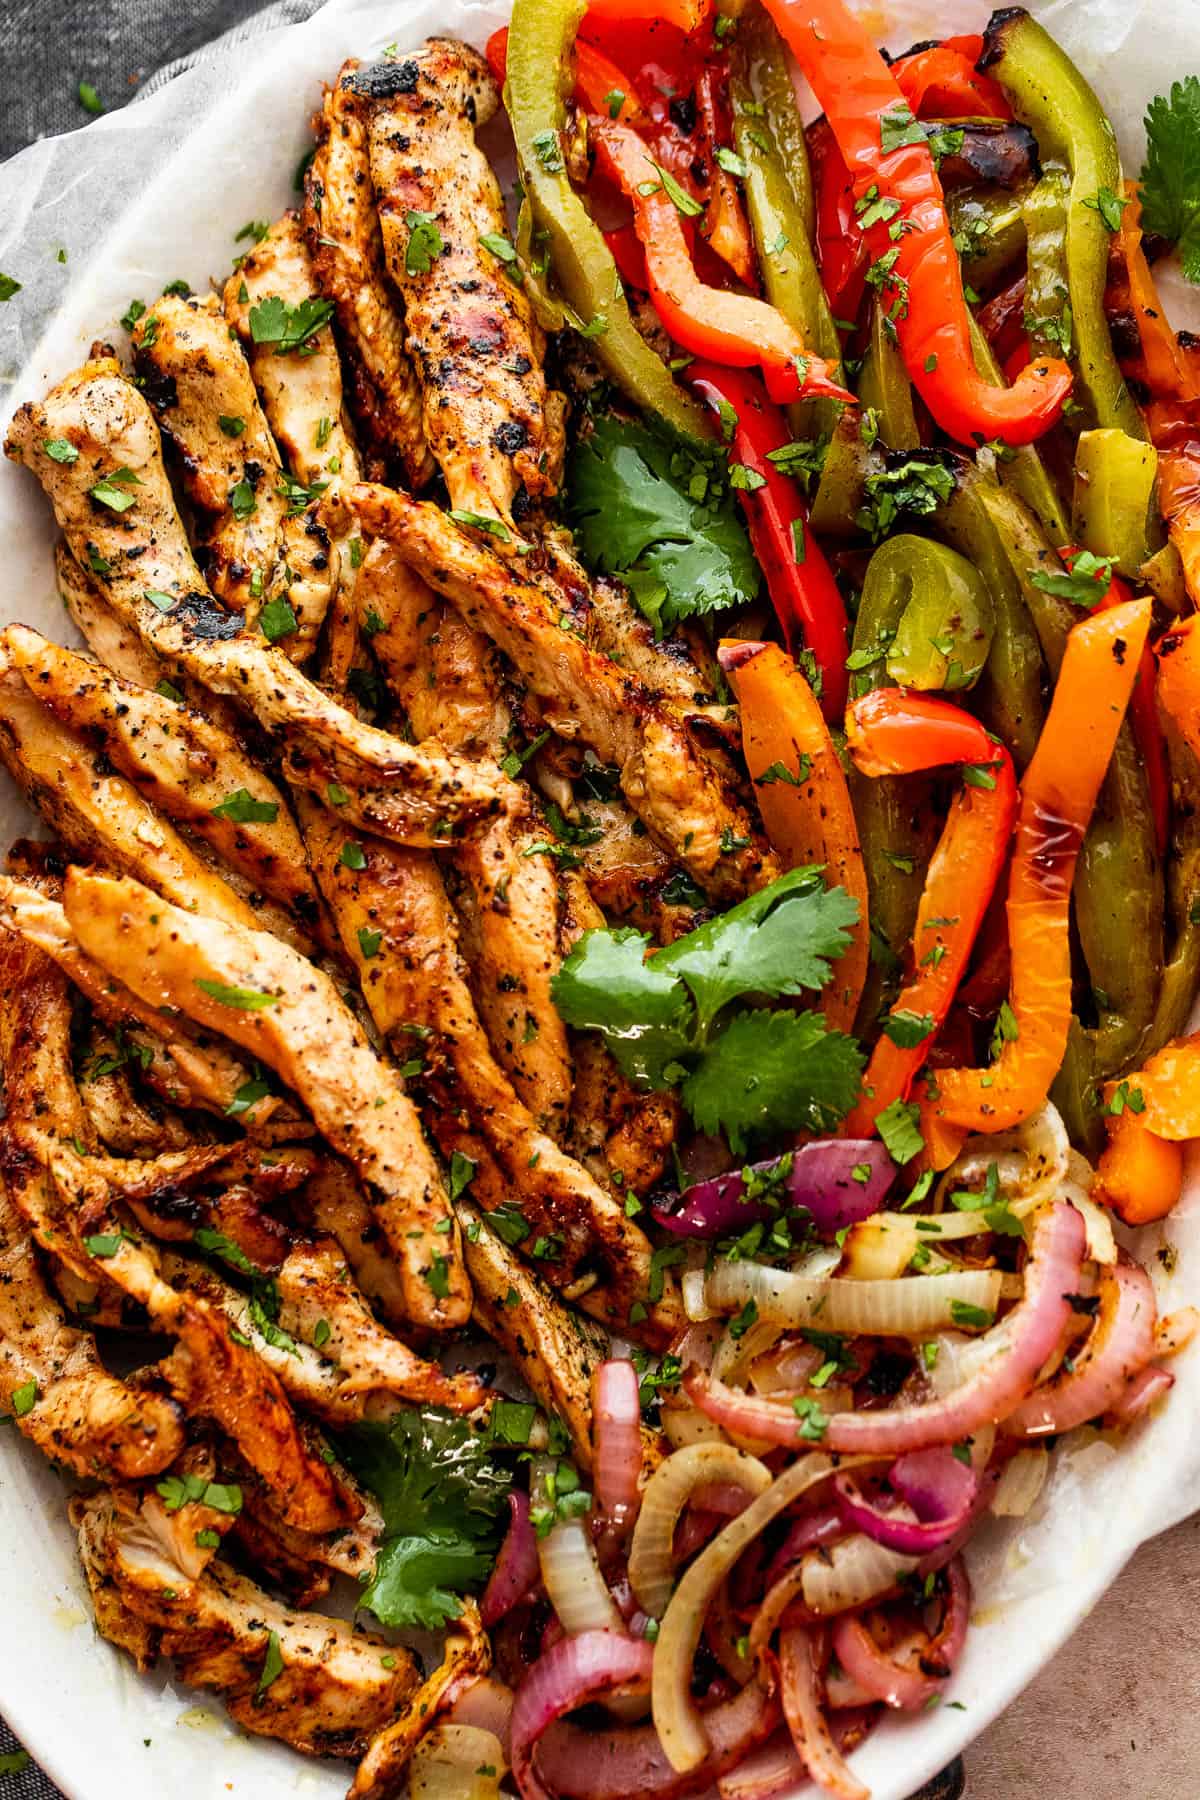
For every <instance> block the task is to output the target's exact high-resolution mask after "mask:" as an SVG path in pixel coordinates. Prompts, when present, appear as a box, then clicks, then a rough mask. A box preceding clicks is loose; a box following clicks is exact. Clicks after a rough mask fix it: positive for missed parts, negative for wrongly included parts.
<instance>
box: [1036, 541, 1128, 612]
mask: <svg viewBox="0 0 1200 1800" xmlns="http://www.w3.org/2000/svg"><path fill="white" fill-rule="evenodd" d="M1112 572H1113V558H1112V557H1111V556H1094V555H1093V554H1092V552H1091V551H1090V550H1081V551H1080V552H1079V554H1078V555H1077V556H1076V557H1075V558H1074V560H1073V561H1072V564H1071V570H1070V573H1069V574H1066V575H1048V574H1047V573H1046V571H1045V569H1030V571H1029V579H1030V581H1031V582H1032V584H1033V586H1034V587H1035V588H1041V590H1042V592H1043V593H1044V594H1054V595H1055V596H1056V597H1057V598H1058V599H1060V600H1070V601H1071V602H1072V604H1073V605H1075V606H1087V607H1092V606H1095V605H1096V604H1097V603H1098V602H1099V601H1101V600H1103V598H1104V596H1105V594H1106V593H1107V592H1108V590H1109V587H1110V586H1111V584H1112Z"/></svg>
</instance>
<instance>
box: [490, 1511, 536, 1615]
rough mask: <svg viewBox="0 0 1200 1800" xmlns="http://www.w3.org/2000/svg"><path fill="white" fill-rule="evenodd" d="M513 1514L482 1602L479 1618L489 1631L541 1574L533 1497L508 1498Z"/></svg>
mask: <svg viewBox="0 0 1200 1800" xmlns="http://www.w3.org/2000/svg"><path fill="white" fill-rule="evenodd" d="M508 1505H509V1510H510V1512H511V1514H512V1517H511V1519H510V1520H509V1526H508V1531H507V1532H506V1534H505V1538H504V1542H503V1543H502V1544H501V1546H500V1554H499V1556H498V1557H497V1558H496V1563H495V1567H494V1568H493V1570H492V1573H491V1575H490V1577H489V1579H488V1584H487V1586H486V1588H485V1589H484V1590H483V1598H482V1599H481V1600H480V1602H479V1617H480V1618H481V1620H482V1621H483V1624H484V1628H485V1629H486V1630H488V1631H490V1630H491V1628H492V1626H493V1625H495V1624H497V1623H498V1622H499V1621H500V1620H501V1619H502V1618H503V1617H504V1615H505V1613H508V1612H511V1611H512V1609H513V1607H514V1606H515V1605H516V1604H517V1602H518V1600H523V1599H524V1598H525V1596H526V1594H527V1593H528V1592H529V1590H530V1588H531V1587H532V1586H533V1584H534V1582H535V1581H537V1579H538V1576H539V1574H540V1569H539V1567H538V1553H537V1538H536V1536H535V1534H534V1529H533V1525H532V1524H531V1522H530V1518H529V1495H528V1494H526V1493H525V1492H523V1490H522V1489H520V1488H513V1489H512V1490H511V1492H510V1493H509V1496H508Z"/></svg>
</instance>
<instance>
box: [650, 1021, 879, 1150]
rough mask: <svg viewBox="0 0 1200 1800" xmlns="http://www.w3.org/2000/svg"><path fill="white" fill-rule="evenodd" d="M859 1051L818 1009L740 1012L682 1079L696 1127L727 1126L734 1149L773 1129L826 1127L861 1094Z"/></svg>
mask: <svg viewBox="0 0 1200 1800" xmlns="http://www.w3.org/2000/svg"><path fill="white" fill-rule="evenodd" d="M862 1068H863V1056H862V1052H861V1051H860V1049H859V1047H858V1045H857V1044H856V1043H855V1041H854V1039H853V1038H849V1037H845V1036H843V1035H842V1033H841V1032H838V1031H828V1030H826V1027H825V1022H824V1020H823V1019H822V1018H821V1016H820V1014H819V1013H811V1012H804V1013H792V1012H761V1011H759V1012H743V1013H738V1014H737V1015H736V1016H735V1017H734V1018H733V1019H732V1020H731V1021H730V1023H729V1024H728V1025H727V1026H726V1027H725V1029H724V1030H723V1031H722V1032H721V1033H720V1035H719V1036H718V1037H717V1038H716V1039H715V1040H714V1041H713V1042H712V1044H711V1045H710V1046H709V1048H708V1051H707V1053H706V1055H705V1057H704V1060H703V1061H702V1062H701V1063H700V1065H699V1067H698V1068H697V1069H695V1070H694V1071H693V1073H692V1074H690V1075H689V1076H688V1078H687V1080H686V1081H685V1082H684V1084H683V1089H682V1093H683V1101H684V1104H685V1106H686V1107H687V1108H688V1111H689V1112H690V1113H691V1115H692V1117H693V1118H694V1119H695V1121H696V1124H697V1125H698V1126H699V1127H700V1130H701V1131H706V1132H709V1133H712V1134H714V1135H715V1134H716V1133H717V1132H718V1131H720V1130H724V1132H725V1134H726V1136H727V1137H728V1139H729V1145H730V1148H731V1149H732V1151H733V1153H734V1155H735V1156H740V1155H741V1154H742V1153H743V1151H744V1150H745V1148H746V1143H747V1140H748V1139H749V1138H751V1137H754V1136H756V1135H758V1134H760V1133H764V1132H768V1131H771V1132H777V1131H831V1130H833V1129H834V1127H835V1126H836V1125H837V1124H838V1123H839V1121H840V1120H841V1119H842V1118H843V1117H844V1115H845V1114H846V1113H847V1112H848V1111H849V1110H850V1108H851V1106H853V1104H854V1101H855V1099H856V1097H857V1095H858V1084H859V1077H860V1076H861V1074H862Z"/></svg>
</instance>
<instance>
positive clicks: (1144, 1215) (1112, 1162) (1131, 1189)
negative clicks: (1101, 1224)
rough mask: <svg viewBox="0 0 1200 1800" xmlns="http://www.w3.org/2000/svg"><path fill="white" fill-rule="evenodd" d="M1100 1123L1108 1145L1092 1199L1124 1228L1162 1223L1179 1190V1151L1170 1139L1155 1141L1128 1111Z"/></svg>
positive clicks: (1135, 1116)
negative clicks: (1123, 1225)
mask: <svg viewBox="0 0 1200 1800" xmlns="http://www.w3.org/2000/svg"><path fill="white" fill-rule="evenodd" d="M1105 1123H1106V1124H1107V1126H1108V1144H1107V1146H1106V1148H1105V1149H1104V1150H1103V1151H1102V1152H1101V1155H1100V1160H1099V1162H1098V1164H1097V1166H1096V1178H1097V1183H1098V1186H1097V1187H1096V1188H1095V1189H1094V1190H1093V1194H1094V1197H1095V1198H1096V1199H1097V1200H1101V1201H1103V1202H1104V1204H1105V1205H1106V1206H1111V1207H1112V1209H1113V1211H1114V1212H1115V1213H1116V1214H1117V1216H1118V1217H1119V1218H1121V1219H1123V1220H1124V1221H1125V1223H1126V1225H1152V1224H1153V1223H1154V1221H1155V1220H1156V1219H1165V1218H1166V1216H1167V1214H1168V1213H1170V1212H1173V1211H1174V1209H1175V1207H1176V1206H1177V1204H1178V1202H1179V1195H1180V1190H1181V1189H1182V1187H1183V1151H1182V1149H1181V1148H1180V1146H1179V1145H1178V1144H1176V1143H1172V1142H1171V1140H1170V1139H1169V1138H1162V1137H1156V1136H1155V1134H1154V1132H1152V1131H1150V1130H1149V1129H1148V1128H1147V1126H1146V1125H1145V1123H1144V1122H1143V1120H1142V1119H1141V1118H1140V1117H1139V1115H1138V1114H1137V1113H1135V1112H1130V1111H1129V1109H1128V1108H1126V1109H1125V1110H1124V1111H1123V1112H1122V1113H1120V1114H1119V1115H1118V1116H1117V1117H1115V1118H1111V1117H1110V1118H1108V1119H1106V1121H1105Z"/></svg>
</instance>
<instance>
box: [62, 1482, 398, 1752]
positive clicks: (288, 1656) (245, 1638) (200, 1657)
mask: <svg viewBox="0 0 1200 1800" xmlns="http://www.w3.org/2000/svg"><path fill="white" fill-rule="evenodd" d="M135 1504H136V1502H135V1500H134V1499H133V1497H132V1496H128V1495H125V1494H122V1493H120V1492H117V1493H113V1492H111V1491H107V1490H102V1491H101V1492H100V1493H99V1494H97V1495H95V1496H94V1498H93V1499H92V1500H90V1501H88V1502H86V1503H85V1507H84V1508H81V1509H79V1516H80V1517H81V1524H82V1517H83V1516H86V1515H88V1514H90V1515H91V1524H90V1530H91V1532H92V1533H93V1536H94V1538H95V1539H98V1540H99V1541H100V1543H101V1545H102V1547H103V1548H102V1551H101V1554H102V1555H103V1556H104V1558H105V1559H106V1562H107V1567H108V1570H109V1571H110V1573H111V1578H112V1580H113V1582H114V1583H115V1586H116V1589H117V1592H118V1594H119V1596H120V1599H121V1601H122V1603H123V1604H124V1606H125V1607H126V1608H127V1609H128V1610H129V1611H130V1612H132V1613H133V1614H134V1615H135V1616H136V1617H138V1618H140V1619H142V1620H143V1621H144V1622H145V1623H146V1624H147V1625H149V1626H151V1627H153V1628H154V1629H155V1630H156V1631H157V1632H158V1633H160V1634H161V1635H160V1637H159V1648H160V1650H161V1653H162V1654H163V1655H164V1656H169V1657H170V1658H172V1660H173V1661H174V1662H175V1664H176V1667H177V1669H178V1672H179V1676H180V1678H181V1679H182V1680H183V1681H186V1682H189V1683H191V1684H192V1685H193V1686H196V1687H207V1688H212V1689H214V1690H215V1691H216V1692H217V1693H219V1694H220V1696H221V1698H222V1700H223V1701H224V1702H225V1705H226V1706H227V1708H228V1709H229V1712H230V1713H231V1714H232V1716H233V1718H234V1719H236V1720H237V1722H238V1724H239V1725H241V1726H242V1727H243V1729H245V1730H246V1731H250V1732H254V1733H255V1734H256V1735H258V1736H261V1737H275V1738H281V1739H282V1740H283V1741H284V1742H285V1743H287V1744H290V1745H291V1746H292V1748H293V1749H294V1750H300V1751H303V1752H304V1753H305V1754H306V1755H310V1756H357V1755H359V1754H360V1752H361V1751H362V1750H363V1749H364V1748H365V1747H366V1745H367V1743H368V1742H369V1740H370V1738H371V1736H372V1734H373V1733H375V1732H377V1731H379V1730H380V1729H381V1728H382V1727H383V1726H384V1725H385V1724H386V1723H387V1722H388V1721H389V1720H390V1719H392V1718H394V1716H395V1715H396V1713H397V1712H398V1711H399V1710H400V1709H401V1708H402V1707H403V1706H404V1703H405V1702H406V1700H407V1699H408V1698H409V1696H410V1695H411V1694H412V1693H413V1691H414V1689H415V1688H416V1687H417V1683H418V1675H417V1669H416V1664H415V1661H414V1659H413V1657H412V1655H411V1654H410V1652H408V1651H407V1650H405V1649H403V1648H402V1647H401V1646H392V1645H389V1644H388V1643H386V1642H385V1641H384V1640H383V1639H382V1638H377V1637H372V1636H368V1635H367V1634H366V1633H365V1632H360V1631H357V1630H355V1629H354V1628H353V1627H351V1626H349V1625H347V1624H345V1623H343V1621H342V1620H340V1619H331V1618H326V1617H318V1616H317V1615H316V1614H312V1613H308V1614H305V1613H297V1612H294V1611H293V1610H292V1609H291V1608H289V1607H287V1606H284V1605H281V1604H280V1603H279V1602H278V1601H275V1600H272V1599H271V1598H270V1597H269V1595H267V1594H266V1593H264V1592H263V1590H262V1589H261V1588H260V1587H257V1586H256V1585H255V1584H254V1583H253V1582H252V1581H250V1580H249V1579H248V1578H247V1577H246V1576H244V1575H239V1574H237V1573H236V1572H235V1570H233V1569H232V1568H231V1567H230V1566H229V1565H228V1563H225V1562H223V1561H221V1560H220V1559H217V1560H216V1561H214V1562H212V1563H210V1564H209V1566H208V1568H207V1569H206V1571H205V1572H204V1574H203V1575H201V1576H199V1577H197V1578H195V1579H189V1578H188V1576H187V1575H186V1574H185V1573H184V1571H183V1570H182V1569H181V1568H180V1567H179V1565H178V1564H177V1563H176V1562H174V1561H173V1560H170V1559H168V1557H167V1556H166V1555H165V1554H164V1551H163V1547H162V1545H161V1544H160V1543H159V1542H158V1541H157V1539H156V1538H155V1537H154V1536H153V1535H152V1534H151V1533H150V1532H149V1530H148V1529H147V1528H146V1527H145V1525H144V1524H143V1523H142V1522H141V1520H140V1517H139V1515H138V1514H137V1513H136V1512H135V1511H134V1506H135ZM93 1555H95V1552H94V1551H93ZM268 1658H270V1662H269V1663H268ZM277 1662H278V1664H279V1665H280V1666H279V1671H278V1673H277V1674H275V1675H274V1676H273V1678H270V1679H266V1678H267V1677H270V1676H271V1672H272V1670H273V1669H274V1667H275V1664H276V1663H277Z"/></svg>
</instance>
